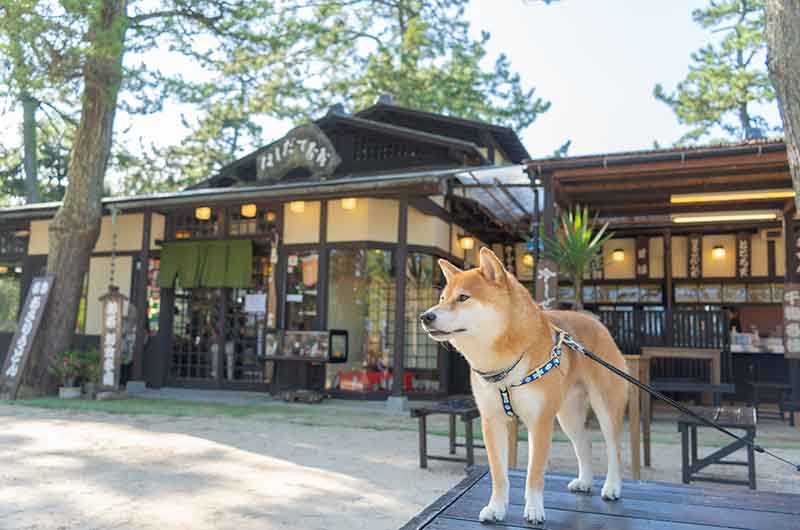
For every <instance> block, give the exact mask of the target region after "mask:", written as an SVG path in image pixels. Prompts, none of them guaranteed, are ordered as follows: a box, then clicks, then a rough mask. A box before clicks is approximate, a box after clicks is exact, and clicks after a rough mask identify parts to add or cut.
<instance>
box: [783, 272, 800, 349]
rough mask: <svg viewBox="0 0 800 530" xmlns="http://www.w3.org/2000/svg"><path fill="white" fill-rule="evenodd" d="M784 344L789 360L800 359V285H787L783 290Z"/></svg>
mask: <svg viewBox="0 0 800 530" xmlns="http://www.w3.org/2000/svg"><path fill="white" fill-rule="evenodd" d="M783 342H784V345H785V349H786V352H785V354H784V355H785V356H786V358H787V359H800V284H797V283H787V284H786V286H785V287H784V290H783Z"/></svg>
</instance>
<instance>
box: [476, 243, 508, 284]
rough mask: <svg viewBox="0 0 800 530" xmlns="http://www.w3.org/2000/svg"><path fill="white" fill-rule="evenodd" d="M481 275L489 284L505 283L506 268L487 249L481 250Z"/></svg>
mask: <svg viewBox="0 0 800 530" xmlns="http://www.w3.org/2000/svg"><path fill="white" fill-rule="evenodd" d="M480 271H481V274H482V275H483V277H484V278H486V279H487V280H489V281H490V282H498V283H505V281H506V268H505V267H503V263H502V262H501V261H500V259H499V258H498V257H497V256H496V255H495V253H494V252H492V251H491V249H489V248H488V247H483V248H481V266H480Z"/></svg>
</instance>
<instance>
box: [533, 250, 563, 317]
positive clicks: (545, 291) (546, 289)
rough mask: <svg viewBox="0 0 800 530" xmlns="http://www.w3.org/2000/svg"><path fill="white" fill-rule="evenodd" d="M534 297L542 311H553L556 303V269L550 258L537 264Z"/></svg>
mask: <svg viewBox="0 0 800 530" xmlns="http://www.w3.org/2000/svg"><path fill="white" fill-rule="evenodd" d="M536 295H537V298H538V302H539V305H540V306H542V309H555V307H556V302H557V301H558V267H557V266H556V263H555V262H554V261H553V260H552V259H550V258H545V259H543V260H541V261H540V263H539V267H538V270H537V271H536Z"/></svg>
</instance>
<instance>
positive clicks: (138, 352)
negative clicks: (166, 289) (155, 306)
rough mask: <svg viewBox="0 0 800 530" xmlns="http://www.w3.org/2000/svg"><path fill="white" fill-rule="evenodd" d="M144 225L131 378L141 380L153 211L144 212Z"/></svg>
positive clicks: (137, 284)
mask: <svg viewBox="0 0 800 530" xmlns="http://www.w3.org/2000/svg"><path fill="white" fill-rule="evenodd" d="M143 215H144V227H143V228H142V248H141V250H140V251H139V270H138V274H137V281H136V292H135V293H134V295H133V299H134V300H135V304H136V309H137V310H138V313H136V338H135V340H134V346H133V359H132V360H133V366H132V367H131V379H132V380H134V381H141V379H142V375H143V374H144V369H143V365H144V339H145V336H144V335H145V322H146V321H147V309H148V308H147V284H148V283H149V272H150V231H151V227H152V219H153V212H151V211H147V212H145V213H144V214H143Z"/></svg>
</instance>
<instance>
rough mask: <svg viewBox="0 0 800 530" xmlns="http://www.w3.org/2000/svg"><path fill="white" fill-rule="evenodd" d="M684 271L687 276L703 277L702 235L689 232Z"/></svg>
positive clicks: (693, 277)
mask: <svg viewBox="0 0 800 530" xmlns="http://www.w3.org/2000/svg"><path fill="white" fill-rule="evenodd" d="M686 260H687V264H686V273H687V276H688V277H689V278H692V279H699V278H702V277H703V236H701V235H700V234H691V235H690V236H689V248H688V249H687V252H686Z"/></svg>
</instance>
